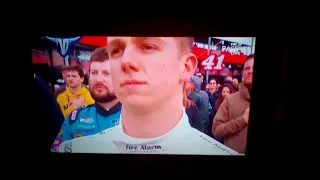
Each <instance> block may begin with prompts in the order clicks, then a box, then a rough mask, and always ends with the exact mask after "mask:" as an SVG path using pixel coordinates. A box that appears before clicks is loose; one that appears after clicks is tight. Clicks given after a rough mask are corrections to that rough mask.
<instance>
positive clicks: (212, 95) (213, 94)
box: [208, 79, 219, 137]
mask: <svg viewBox="0 0 320 180" xmlns="http://www.w3.org/2000/svg"><path fill="white" fill-rule="evenodd" d="M208 96H209V104H210V105H211V107H212V108H211V109H210V111H209V124H208V127H209V128H208V131H209V136H210V137H213V134H212V119H213V118H214V115H215V114H216V111H215V109H214V107H215V105H216V101H217V100H218V98H219V90H218V85H217V82H216V80H215V79H211V80H210V82H209V91H208Z"/></svg>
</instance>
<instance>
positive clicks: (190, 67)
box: [107, 37, 197, 107]
mask: <svg viewBox="0 0 320 180" xmlns="http://www.w3.org/2000/svg"><path fill="white" fill-rule="evenodd" d="M107 49H108V54H109V58H110V62H111V74H112V81H113V87H114V92H115V94H116V95H117V97H118V99H119V100H120V101H121V102H122V103H123V105H126V104H130V105H135V106H143V107H146V106H148V105H154V103H158V104H159V103H161V101H162V102H165V101H166V100H167V99H168V98H170V97H172V96H174V95H177V94H179V93H181V96H182V92H183V91H182V90H183V84H184V81H186V80H188V79H190V77H191V76H192V74H193V73H194V71H195V69H196V65H197V59H196V57H195V56H194V55H193V54H191V53H181V49H180V46H178V43H177V40H176V39H175V38H173V37H110V38H108V47H107ZM179 102H180V101H179Z"/></svg>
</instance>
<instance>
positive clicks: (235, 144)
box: [212, 55, 254, 153]
mask: <svg viewBox="0 0 320 180" xmlns="http://www.w3.org/2000/svg"><path fill="white" fill-rule="evenodd" d="M253 65H254V55H250V56H248V57H247V58H246V60H245V63H244V67H243V68H244V69H243V73H242V77H243V82H242V83H240V84H239V93H234V94H231V95H229V96H228V97H227V98H226V99H225V100H224V101H223V102H222V104H221V105H220V108H219V110H218V112H217V114H216V116H215V117H214V119H213V125H212V131H213V135H214V136H215V137H216V138H223V139H224V144H225V145H226V146H228V147H230V148H232V149H234V150H236V151H237V152H239V153H245V152H246V144H247V131H248V123H249V112H250V94H251V88H252V77H253Z"/></svg>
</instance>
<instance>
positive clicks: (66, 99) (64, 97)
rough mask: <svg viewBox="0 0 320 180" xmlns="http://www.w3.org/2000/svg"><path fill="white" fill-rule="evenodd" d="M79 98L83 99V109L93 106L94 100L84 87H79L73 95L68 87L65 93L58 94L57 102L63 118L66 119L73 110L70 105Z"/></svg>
mask: <svg viewBox="0 0 320 180" xmlns="http://www.w3.org/2000/svg"><path fill="white" fill-rule="evenodd" d="M80 97H83V98H84V104H83V107H86V106H89V105H91V104H94V99H92V97H91V95H90V92H89V91H88V89H87V88H85V87H81V89H79V90H78V92H76V93H75V94H73V93H72V92H71V90H70V87H68V88H67V90H66V91H65V92H63V93H61V94H59V96H58V97H57V101H58V104H59V106H60V109H61V111H62V113H63V116H64V118H66V117H67V116H68V115H69V114H70V113H71V112H72V111H74V110H75V109H74V108H73V107H72V103H73V102H74V100H76V99H78V98H80Z"/></svg>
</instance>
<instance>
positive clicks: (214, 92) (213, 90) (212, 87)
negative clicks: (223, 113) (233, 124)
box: [208, 79, 219, 107]
mask: <svg viewBox="0 0 320 180" xmlns="http://www.w3.org/2000/svg"><path fill="white" fill-rule="evenodd" d="M208 96H209V103H210V105H211V106H212V107H215V104H216V100H217V99H218V98H219V90H218V85H217V82H216V80H215V79H211V80H210V82H209V90H208Z"/></svg>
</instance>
